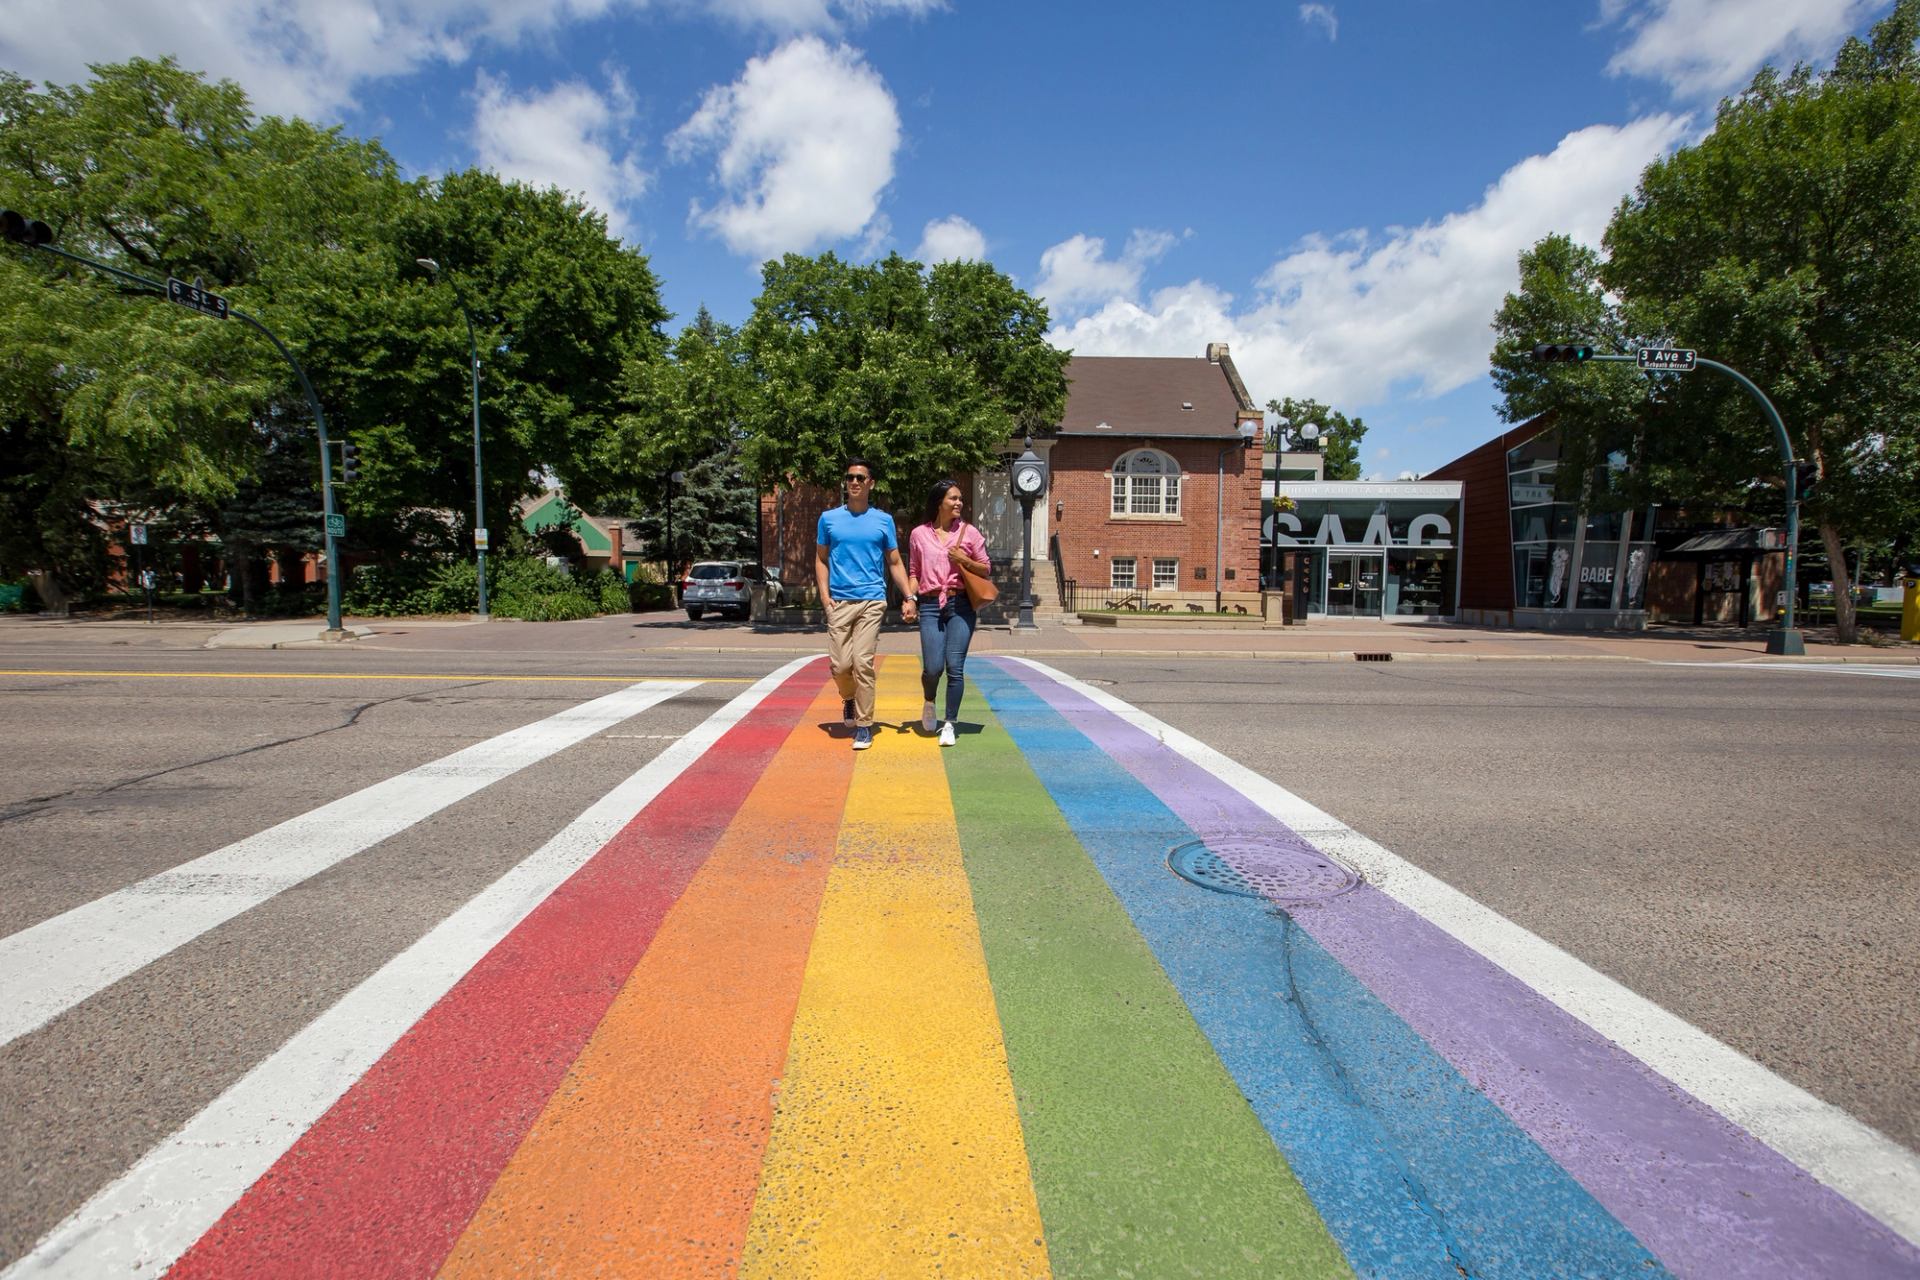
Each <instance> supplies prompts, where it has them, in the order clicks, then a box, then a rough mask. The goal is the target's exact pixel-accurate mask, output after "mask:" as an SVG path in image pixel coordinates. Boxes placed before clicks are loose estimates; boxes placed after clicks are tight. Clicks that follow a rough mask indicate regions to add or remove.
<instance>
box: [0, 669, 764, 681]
mask: <svg viewBox="0 0 1920 1280" xmlns="http://www.w3.org/2000/svg"><path fill="white" fill-rule="evenodd" d="M0 676H101V677H105V678H109V679H116V680H135V679H138V680H464V681H466V682H468V683H470V684H471V683H475V682H479V681H498V682H504V683H512V682H519V683H522V684H529V683H533V684H538V683H549V684H647V683H649V682H651V681H660V680H672V681H675V682H678V681H682V680H697V681H700V682H702V683H705V684H752V683H754V681H756V680H758V679H759V678H760V677H758V676H489V675H472V676H452V675H412V676H408V675H392V674H387V675H373V674H369V673H366V672H357V673H356V672H336V671H32V670H25V669H22V670H19V671H11V670H0Z"/></svg>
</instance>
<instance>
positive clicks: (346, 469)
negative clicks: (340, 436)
mask: <svg viewBox="0 0 1920 1280" xmlns="http://www.w3.org/2000/svg"><path fill="white" fill-rule="evenodd" d="M359 478H360V446H359V445H357V444H354V443H352V442H351V441H347V440H342V441H341V442H340V483H341V484H352V483H353V482H354V481H355V480H358V479H359Z"/></svg>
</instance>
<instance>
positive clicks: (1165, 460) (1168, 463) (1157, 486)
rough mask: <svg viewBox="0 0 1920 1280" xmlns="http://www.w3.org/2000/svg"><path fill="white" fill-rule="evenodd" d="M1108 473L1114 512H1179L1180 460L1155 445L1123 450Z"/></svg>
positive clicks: (1137, 513)
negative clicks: (1169, 455) (1111, 478)
mask: <svg viewBox="0 0 1920 1280" xmlns="http://www.w3.org/2000/svg"><path fill="white" fill-rule="evenodd" d="M1108 474H1109V475H1110V476H1112V477H1113V514H1114V515H1116V516H1177V515H1179V514H1180V464H1179V463H1177V462H1175V461H1174V460H1173V459H1172V458H1170V457H1168V456H1167V455H1166V454H1164V453H1162V452H1160V451H1159V450H1158V449H1135V450H1134V451H1133V452H1132V453H1123V454H1121V455H1120V459H1119V461H1117V462H1115V463H1114V464H1113V470H1112V471H1110V472H1109V473H1108Z"/></svg>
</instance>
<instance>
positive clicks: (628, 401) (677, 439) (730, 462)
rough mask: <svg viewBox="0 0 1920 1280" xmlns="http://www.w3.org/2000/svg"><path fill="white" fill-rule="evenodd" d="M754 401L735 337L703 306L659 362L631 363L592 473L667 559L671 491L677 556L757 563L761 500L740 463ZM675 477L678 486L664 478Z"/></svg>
mask: <svg viewBox="0 0 1920 1280" xmlns="http://www.w3.org/2000/svg"><path fill="white" fill-rule="evenodd" d="M753 397H754V386H753V380H752V375H751V373H750V371H749V370H748V368H747V364H746V357H745V352H744V350H743V348H742V345H741V341H740V335H739V332H738V331H737V330H735V329H734V328H732V327H731V326H729V325H724V324H721V323H720V322H718V321H717V320H715V319H714V318H713V316H712V315H711V314H710V313H709V312H708V311H707V309H706V308H705V307H701V308H700V311H699V313H698V314H697V315H696V316H695V317H694V319H693V322H692V323H691V324H689V325H688V326H687V327H686V328H684V329H682V330H681V332H680V334H679V336H678V337H676V338H675V339H674V341H673V343H672V345H671V347H670V348H669V349H668V352H667V357H666V358H665V359H655V358H636V359H631V360H629V362H628V367H627V371H626V375H625V378H624V380H623V401H624V408H623V410H622V412H621V413H620V414H619V415H618V416H617V417H616V418H615V420H614V429H613V430H612V431H610V432H608V433H607V434H606V435H605V436H604V437H603V439H602V445H601V455H600V459H599V461H600V465H599V467H598V468H597V474H598V476H599V478H600V479H601V481H602V483H603V484H604V485H605V486H606V487H607V488H608V489H612V488H614V487H615V486H618V487H619V488H620V489H622V490H623V492H622V493H621V494H620V495H619V496H618V497H612V496H610V497H609V499H608V501H607V503H606V505H607V507H608V509H612V510H624V511H625V512H627V513H628V514H629V516H630V517H631V518H632V519H633V520H634V522H635V524H636V526H637V527H638V531H639V533H640V536H641V537H642V538H643V539H644V540H645V541H646V543H647V545H649V546H651V547H655V548H659V549H660V550H661V552H662V558H663V559H665V558H666V556H665V551H666V533H667V528H668V522H667V519H666V507H667V502H668V495H669V491H671V496H672V503H673V520H672V531H673V551H674V555H675V558H676V559H677V560H678V561H680V562H685V561H687V560H690V559H701V558H711V559H731V558H735V557H741V558H747V559H756V558H758V556H759V554H760V552H759V548H758V546H757V545H756V542H755V538H756V530H757V528H758V525H757V515H758V508H759V498H758V494H757V492H756V489H755V486H754V484H753V483H752V482H751V481H750V480H749V479H748V478H747V476H746V475H745V472H744V470H743V464H742V461H741V456H740V455H741V448H742V445H743V444H744V443H745V440H746V426H745V414H746V408H747V405H748V404H749V403H750V402H751V401H752V399H753ZM675 471H681V472H683V473H684V475H685V479H684V480H683V481H682V482H681V483H680V484H677V485H676V484H671V483H669V480H668V477H669V476H671V475H672V474H673V473H674V472H675Z"/></svg>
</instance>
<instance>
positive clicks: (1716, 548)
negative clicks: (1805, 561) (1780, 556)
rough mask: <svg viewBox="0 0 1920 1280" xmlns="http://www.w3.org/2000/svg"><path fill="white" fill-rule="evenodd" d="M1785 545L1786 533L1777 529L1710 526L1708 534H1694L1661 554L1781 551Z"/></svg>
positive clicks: (1736, 553)
mask: <svg viewBox="0 0 1920 1280" xmlns="http://www.w3.org/2000/svg"><path fill="white" fill-rule="evenodd" d="M1786 545H1787V536H1786V534H1784V533H1782V532H1781V531H1780V530H1778V529H1762V528H1755V527H1749V528H1745V529H1709V530H1707V531H1706V532H1705V533H1696V534H1694V535H1693V536H1692V537H1691V538H1688V539H1687V540H1686V541H1685V542H1683V543H1681V544H1680V545H1679V546H1677V547H1674V548H1673V549H1672V550H1670V551H1665V552H1662V553H1661V554H1663V555H1669V556H1685V555H1696V556H1709V555H1738V554H1740V553H1741V552H1745V551H1781V550H1784V549H1785V548H1786Z"/></svg>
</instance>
